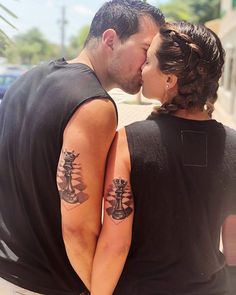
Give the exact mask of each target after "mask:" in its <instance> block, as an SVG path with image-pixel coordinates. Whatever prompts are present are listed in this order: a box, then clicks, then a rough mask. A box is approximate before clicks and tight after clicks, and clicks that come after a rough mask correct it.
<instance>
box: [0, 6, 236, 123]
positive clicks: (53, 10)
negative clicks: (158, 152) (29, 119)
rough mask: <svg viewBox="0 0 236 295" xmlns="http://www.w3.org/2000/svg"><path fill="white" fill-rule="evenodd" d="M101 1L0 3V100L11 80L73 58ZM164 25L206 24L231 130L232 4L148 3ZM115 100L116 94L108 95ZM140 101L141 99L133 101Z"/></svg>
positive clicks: (235, 23)
mask: <svg viewBox="0 0 236 295" xmlns="http://www.w3.org/2000/svg"><path fill="white" fill-rule="evenodd" d="M104 2H105V1H103V0H93V1H88V0H40V1H36V0H0V99H1V98H2V96H3V94H4V92H5V91H6V89H7V88H8V87H9V86H10V85H11V84H12V83H13V82H14V80H15V79H16V78H17V77H18V76H19V75H21V74H22V73H24V72H25V71H27V70H29V69H30V68H32V67H33V66H34V65H36V64H39V63H41V62H44V61H48V60H51V59H55V58H59V57H62V56H64V57H65V58H66V59H70V58H74V57H76V56H77V55H78V53H79V51H80V50H81V49H82V47H83V43H84V41H85V39H86V36H87V34H88V30H89V25H90V22H91V20H92V18H93V16H94V14H95V12H96V11H97V10H98V9H99V7H100V6H101V5H102V4H103V3H104ZM146 2H148V3H150V4H152V5H155V6H157V7H159V8H161V10H162V11H163V13H164V14H165V15H166V18H167V20H168V21H174V20H186V21H191V22H200V23H204V24H206V26H208V27H210V28H211V29H212V30H214V31H215V32H216V33H217V34H218V35H219V36H220V38H221V40H222V43H223V45H224V48H225V49H226V63H225V68H224V74H223V77H222V79H221V87H220V90H219V99H218V102H217V110H218V112H219V113H221V114H222V117H224V118H226V119H227V120H229V121H230V122H232V124H231V125H232V126H233V127H234V126H236V125H234V124H236V0H198V1H196V0H185V1H183V0H159V1H156V0H148V1H146ZM114 95H115V96H116V97H117V99H119V96H120V95H121V94H120V93H118V92H114ZM127 97H128V96H127ZM135 101H136V103H142V101H143V98H142V97H141V95H138V96H136V97H135Z"/></svg>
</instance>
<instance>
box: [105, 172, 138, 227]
mask: <svg viewBox="0 0 236 295" xmlns="http://www.w3.org/2000/svg"><path fill="white" fill-rule="evenodd" d="M105 202H107V203H108V208H107V209H106V212H107V214H108V215H109V216H110V217H111V218H112V220H113V221H114V222H115V223H120V222H122V221H123V220H125V219H126V218H127V217H128V216H129V215H130V214H131V213H132V212H133V196H132V192H131V189H130V186H129V185H128V181H126V180H124V179H122V178H121V177H119V178H115V179H113V181H112V184H111V185H110V187H109V189H108V191H107V193H106V195H105Z"/></svg>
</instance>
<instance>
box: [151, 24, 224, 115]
mask: <svg viewBox="0 0 236 295" xmlns="http://www.w3.org/2000/svg"><path fill="white" fill-rule="evenodd" d="M160 37H161V40H162V42H161V45H160V48H159V49H158V51H157V52H156V57H157V59H158V61H159V66H160V70H161V71H162V72H163V73H166V74H168V73H169V74H170V73H172V74H175V75H176V76H177V78H178V82H177V83H178V93H177V95H176V96H175V97H173V98H172V99H171V100H170V101H168V102H166V103H165V104H164V105H163V106H162V107H161V108H160V110H159V112H175V111H176V110H177V109H188V110H190V109H199V110H203V108H204V106H205V105H207V107H208V111H209V114H210V115H211V113H212V112H213V110H214V108H213V105H214V102H215V101H216V99H217V90H218V87H219V79H220V77H221V74H222V69H223V65H224V57H225V52H224V49H223V47H222V44H221V42H220V40H219V38H218V37H217V35H216V34H215V33H214V32H212V31H211V30H210V29H208V28H206V27H205V26H204V25H201V24H191V23H187V22H177V23H172V24H166V25H164V26H163V27H162V28H161V30H160ZM174 106H175V107H174Z"/></svg>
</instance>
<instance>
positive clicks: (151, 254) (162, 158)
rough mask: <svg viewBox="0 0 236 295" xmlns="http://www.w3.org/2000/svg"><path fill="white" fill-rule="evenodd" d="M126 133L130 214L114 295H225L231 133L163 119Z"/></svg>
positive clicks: (235, 165) (234, 171)
mask: <svg viewBox="0 0 236 295" xmlns="http://www.w3.org/2000/svg"><path fill="white" fill-rule="evenodd" d="M126 133H127V140H128V146H129V152H130V158H131V186H132V190H133V194H134V205H135V213H134V224H133V233H132V244H131V249H130V252H129V255H128V259H127V262H126V264H125V267H124V271H123V273H122V276H121V278H120V281H119V283H118V286H117V288H116V290H115V292H114V294H115V295H118V294H119V295H130V294H132V295H141V294H142V295H143V294H145V295H164V294H166V295H184V294H188V295H193V294H194V295H213V294H217V295H222V294H227V286H226V278H225V270H224V265H225V261H224V257H223V254H222V253H221V252H220V251H219V240H220V228H221V225H222V223H223V222H224V219H225V217H226V216H227V215H229V214H231V213H234V214H236V195H235V192H236V132H235V131H234V130H232V129H229V128H226V127H224V126H223V125H222V124H220V123H218V122H216V121H215V120H210V121H194V120H186V119H181V118H177V117H174V116H170V115H160V116H159V117H157V118H156V119H155V120H146V121H142V122H137V123H134V124H131V125H129V126H127V127H126Z"/></svg>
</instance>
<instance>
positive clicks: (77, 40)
mask: <svg viewBox="0 0 236 295" xmlns="http://www.w3.org/2000/svg"><path fill="white" fill-rule="evenodd" d="M89 29H90V26H89V25H85V26H83V27H82V28H81V29H80V30H79V32H78V33H77V35H75V36H73V37H72V38H71V40H70V44H69V46H68V50H67V51H68V54H67V55H68V56H69V57H70V58H73V57H75V56H77V55H78V53H79V52H80V51H81V50H82V49H83V45H84V42H85V40H86V38H87V36H88V32H89Z"/></svg>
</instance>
